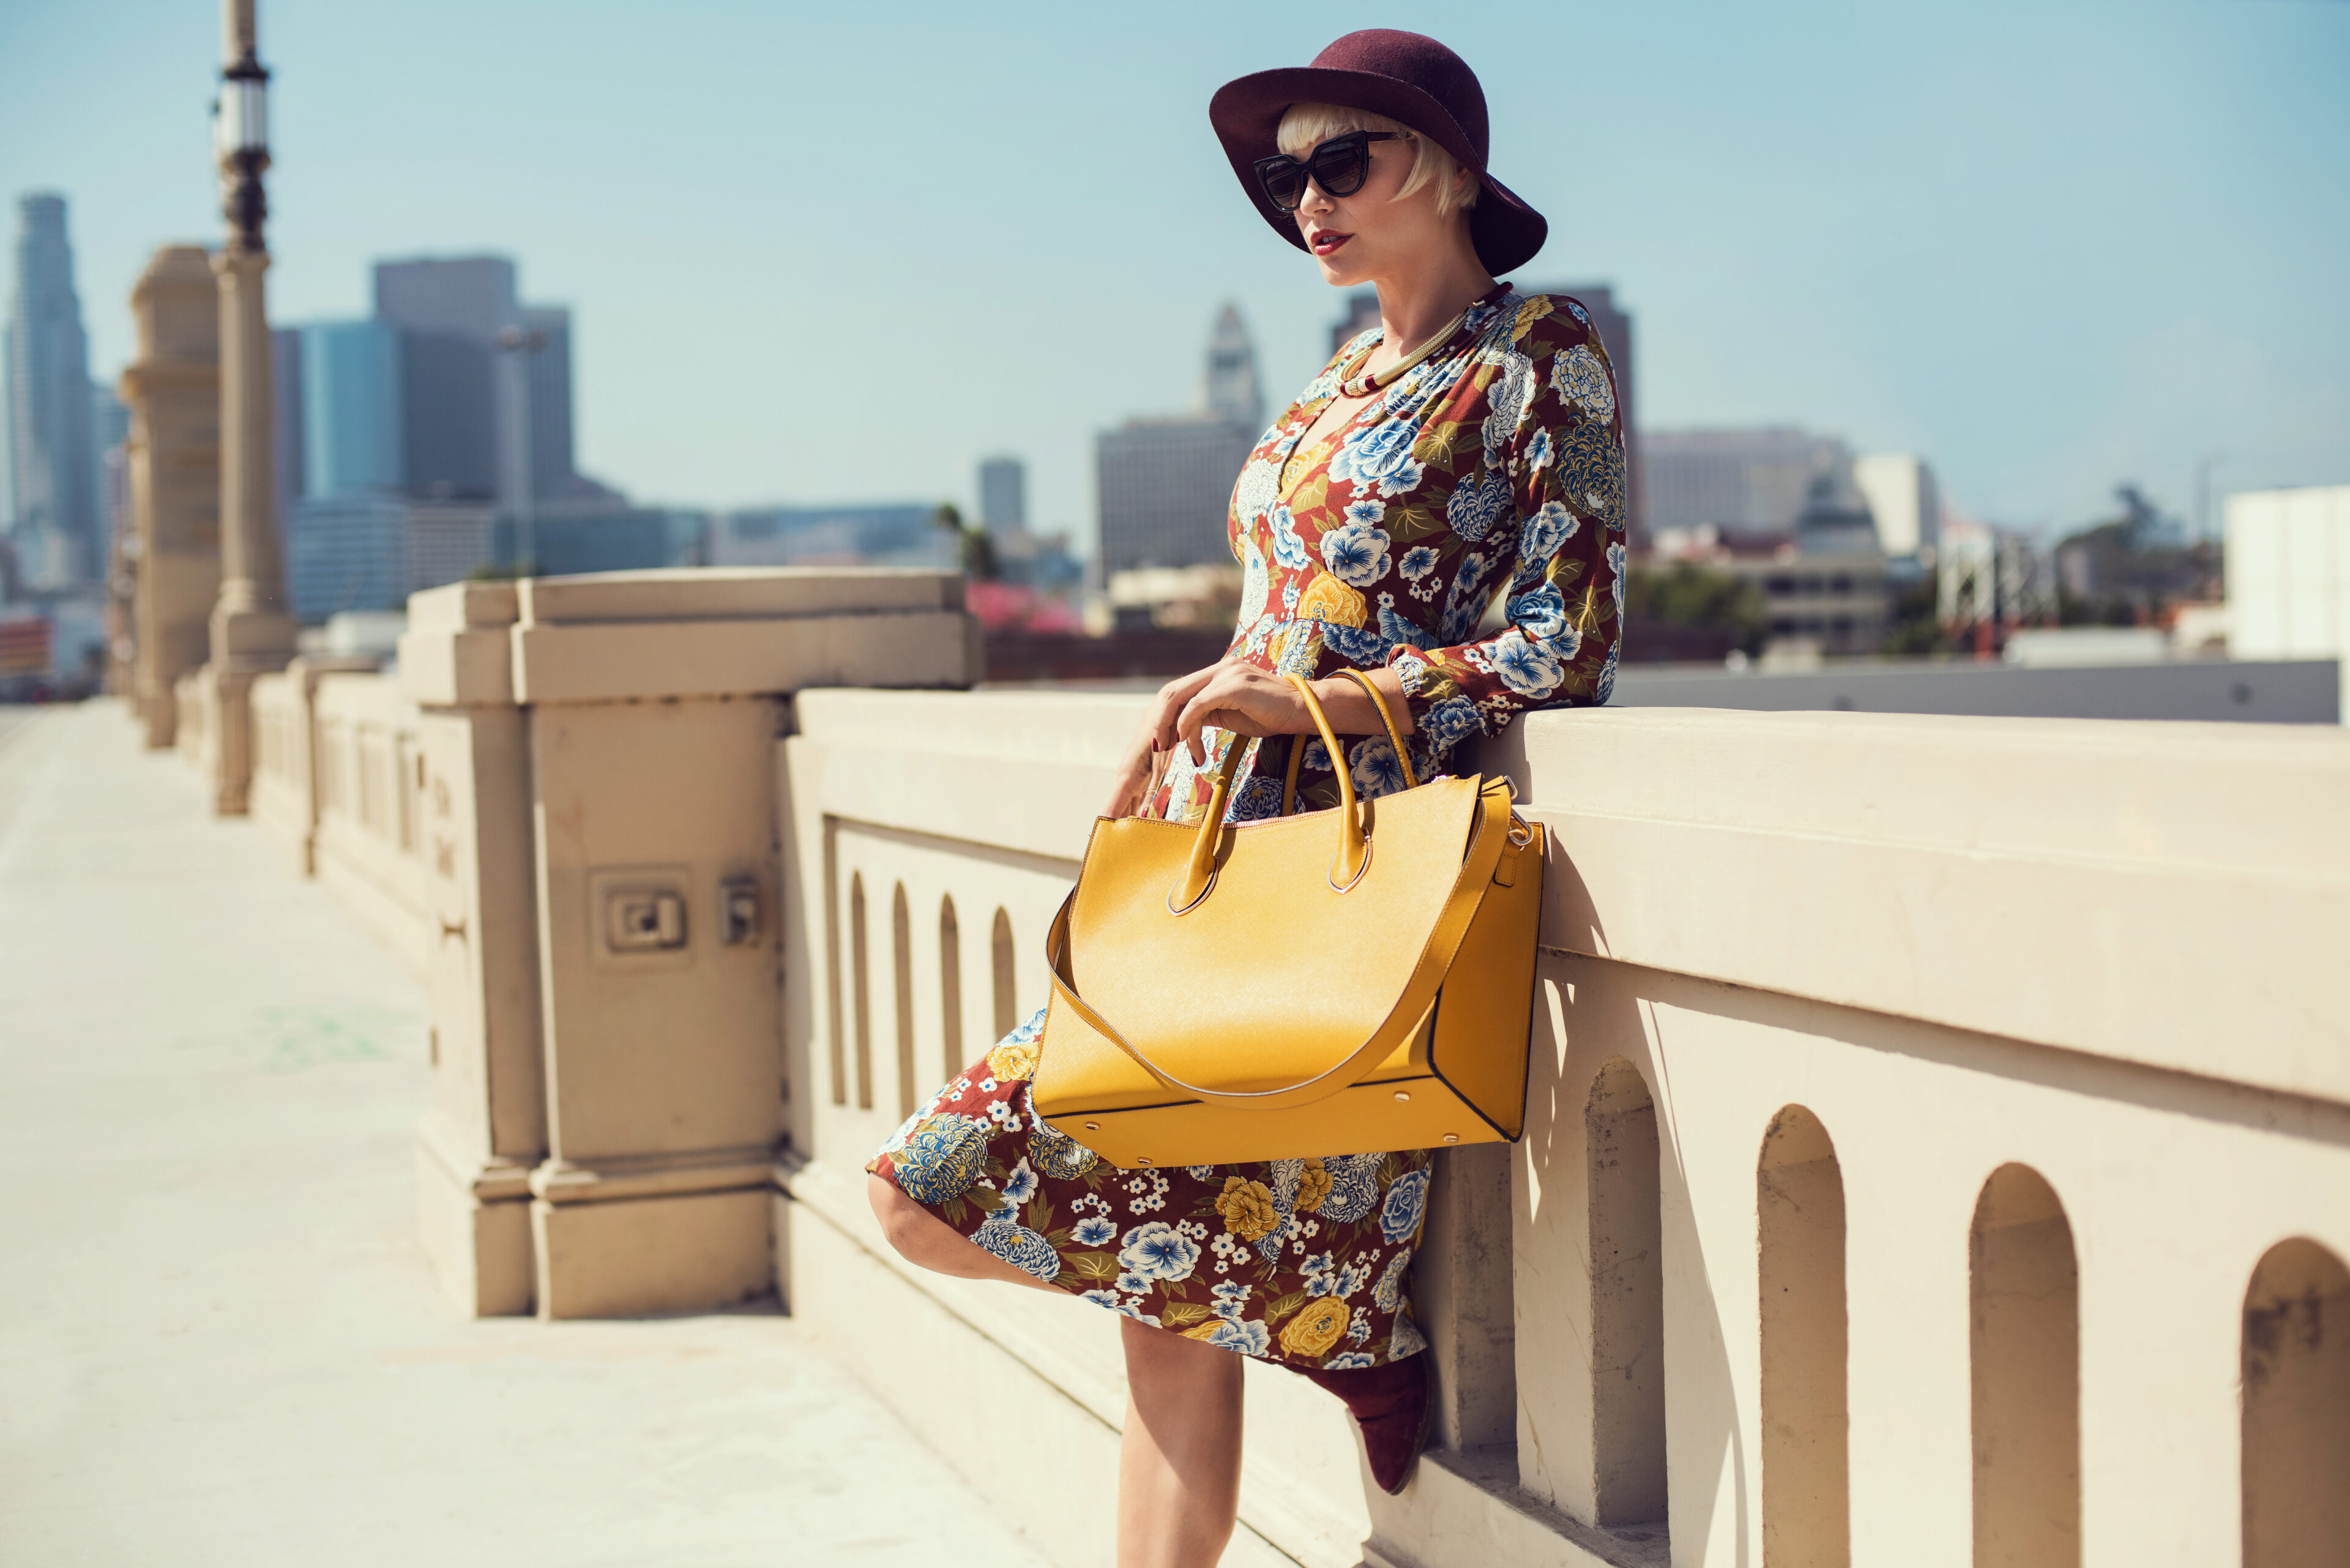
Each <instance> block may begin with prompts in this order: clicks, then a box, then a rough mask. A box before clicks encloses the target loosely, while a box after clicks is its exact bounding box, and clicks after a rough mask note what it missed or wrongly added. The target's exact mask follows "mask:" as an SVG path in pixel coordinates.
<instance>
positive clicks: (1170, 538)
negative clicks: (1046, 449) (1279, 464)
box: [1094, 305, 1264, 572]
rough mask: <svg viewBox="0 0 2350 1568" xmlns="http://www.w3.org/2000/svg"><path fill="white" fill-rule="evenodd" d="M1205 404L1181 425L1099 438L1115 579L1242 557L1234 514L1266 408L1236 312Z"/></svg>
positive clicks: (1216, 340) (1131, 427) (1098, 468)
mask: <svg viewBox="0 0 2350 1568" xmlns="http://www.w3.org/2000/svg"><path fill="white" fill-rule="evenodd" d="M1263 417H1264V409H1263V398H1262V396H1261V395H1260V393H1259V392H1258V389H1257V376H1256V350H1255V348H1253V346H1252V345H1251V343H1250V341H1249V337H1248V328H1247V327H1245V326H1244V325H1243V323H1242V321H1241V317H1240V311H1239V310H1238V309H1237V308H1235V307H1234V306H1231V305H1226V306H1224V308H1223V310H1222V313H1221V314H1220V315H1219V316H1218V317H1217V318H1216V324H1215V327H1214V330H1213V331H1212V332H1211V334H1210V336H1209V340H1208V356H1207V375H1206V378H1205V381H1204V383H1203V385H1202V388H1201V407H1200V409H1199V410H1197V411H1195V412H1193V413H1191V414H1187V415H1182V416H1179V417H1177V418H1173V419H1139V420H1128V421H1127V422H1126V423H1125V424H1123V425H1121V426H1120V427H1118V429H1117V430H1114V431H1103V432H1102V433H1101V434H1100V436H1098V437H1097V438H1096V443H1095V449H1094V463H1095V475H1096V480H1097V484H1098V486H1099V500H1100V506H1101V514H1100V523H1101V563H1102V569H1103V570H1104V571H1105V572H1120V571H1128V570H1131V569H1133V568H1135V567H1139V566H1207V565H1215V564H1229V563H1230V562H1231V560H1232V546H1231V545H1230V544H1229V543H1228V542H1227V540H1226V536H1225V532H1224V523H1225V517H1226V514H1228V513H1229V511H1230V510H1231V505H1232V484H1233V482H1234V481H1236V480H1238V479H1239V478H1240V473H1241V470H1242V468H1243V467H1244V466H1245V465H1246V464H1247V462H1248V455H1249V453H1250V452H1252V451H1253V450H1254V448H1255V446H1256V441H1257V437H1258V435H1259V434H1260V431H1261V421H1263Z"/></svg>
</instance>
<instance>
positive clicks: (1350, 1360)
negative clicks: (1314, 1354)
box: [1322, 1350, 1378, 1372]
mask: <svg viewBox="0 0 2350 1568" xmlns="http://www.w3.org/2000/svg"><path fill="white" fill-rule="evenodd" d="M1357 1366H1378V1362H1376V1361H1374V1360H1372V1359H1371V1358H1370V1357H1369V1356H1368V1355H1365V1354H1364V1353H1363V1352H1361V1351H1359V1350H1342V1351H1340V1352H1339V1353H1338V1354H1337V1355H1334V1356H1332V1357H1330V1358H1329V1359H1328V1360H1327V1361H1325V1362H1324V1363H1323V1364H1322V1370H1323V1371H1325V1372H1344V1371H1347V1369H1348V1368H1350V1367H1357Z"/></svg>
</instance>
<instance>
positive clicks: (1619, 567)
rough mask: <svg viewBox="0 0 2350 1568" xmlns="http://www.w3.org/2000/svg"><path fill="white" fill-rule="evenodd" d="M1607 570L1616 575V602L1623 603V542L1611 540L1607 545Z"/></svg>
mask: <svg viewBox="0 0 2350 1568" xmlns="http://www.w3.org/2000/svg"><path fill="white" fill-rule="evenodd" d="M1607 569H1608V570H1609V571H1611V572H1613V573H1615V574H1616V583H1617V589H1616V602H1617V604H1619V605H1620V604H1622V603H1623V602H1624V597H1623V594H1624V590H1623V583H1624V541H1622V540H1621V539H1613V540H1610V541H1609V542H1608V545H1607Z"/></svg>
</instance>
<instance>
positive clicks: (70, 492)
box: [5, 192, 99, 588]
mask: <svg viewBox="0 0 2350 1568" xmlns="http://www.w3.org/2000/svg"><path fill="white" fill-rule="evenodd" d="M16 221H17V231H16V294H15V296H14V297H13V298H11V300H10V301H9V312H8V350H7V410H6V412H7V432H6V434H7V442H8V456H9V462H8V475H9V486H8V489H9V493H8V495H7V497H6V500H7V511H8V516H7V518H6V519H5V521H6V523H7V525H8V528H9V530H10V532H11V533H13V534H14V535H16V549H17V556H18V559H19V561H20V562H21V563H22V565H23V567H24V570H25V575H26V577H27V578H28V579H29V580H30V581H31V583H32V584H33V586H35V587H50V588H62V587H70V586H72V585H73V584H75V583H77V582H81V581H84V580H87V579H88V578H89V577H90V576H94V575H95V574H96V572H97V569H98V545H99V528H98V486H97V468H98V459H97V454H96V452H95V450H94V449H93V447H92V445H91V439H90V395H89V342H88V338H87V337H84V336H83V333H82V327H81V301H80V299H79V298H78V297H77V296H76V295H75V293H74V285H73V247H72V245H71V244H69V243H68V241H67V238H66V202H65V198H64V197H62V196H57V195H51V194H48V193H47V192H40V193H36V194H34V195H29V196H26V197H24V198H23V199H21V200H20V201H18V202H17V203H16Z"/></svg>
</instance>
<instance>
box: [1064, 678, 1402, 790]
mask: <svg viewBox="0 0 2350 1568" xmlns="http://www.w3.org/2000/svg"><path fill="white" fill-rule="evenodd" d="M1363 673H1364V674H1365V675H1367V676H1368V677H1369V678H1370V681H1371V684H1372V685H1374V686H1377V687H1378V689H1379V695H1380V696H1381V697H1382V698H1384V699H1385V700H1386V701H1387V705H1388V712H1389V713H1392V714H1393V715H1395V721H1396V725H1397V727H1398V728H1399V729H1400V730H1402V731H1403V732H1404V733H1405V734H1407V735H1409V734H1410V733H1411V712H1410V710H1409V707H1408V706H1407V705H1406V704H1405V701H1404V691H1403V682H1402V681H1401V680H1399V679H1397V676H1396V672H1395V671H1394V670H1365V671H1364V672H1363ZM1308 684H1310V685H1311V686H1312V687H1313V689H1314V696H1315V701H1319V702H1320V703H1321V704H1322V711H1323V712H1324V713H1325V714H1326V715H1327V716H1328V717H1329V720H1330V727H1331V728H1332V729H1333V730H1335V731H1336V732H1338V733H1340V734H1342V735H1367V734H1372V733H1376V732H1378V730H1379V729H1380V727H1381V726H1380V724H1379V714H1378V709H1376V708H1374V707H1373V706H1372V705H1371V700H1370V699H1369V698H1368V697H1367V696H1365V695H1364V694H1363V689H1362V688H1361V687H1359V686H1357V685H1356V684H1355V683H1354V682H1353V681H1352V680H1347V679H1346V678H1345V677H1344V676H1337V675H1334V676H1329V677H1326V678H1325V679H1323V680H1315V681H1311V682H1308ZM1211 724H1212V725H1213V726H1215V727H1216V728H1217V729H1219V730H1222V731H1225V732H1228V733H1231V734H1235V735H1305V734H1311V733H1313V732H1314V715H1313V714H1311V713H1309V712H1307V711H1306V709H1305V700H1304V699H1302V698H1300V697H1299V696H1298V695H1297V689H1296V688H1295V687H1294V686H1292V685H1291V684H1290V683H1289V682H1288V681H1287V680H1285V679H1284V678H1283V677H1281V676H1278V675H1274V674H1271V673H1269V672H1268V671H1265V670H1259V669H1258V668H1257V667H1256V666H1255V665H1253V664H1244V663H1242V662H1239V661H1238V660H1234V661H1232V662H1229V663H1223V664H1211V665H1210V666H1209V667H1208V668H1207V669H1205V670H1193V671H1192V672H1191V674H1189V675H1179V676H1177V677H1176V678H1175V679H1174V680H1170V681H1169V682H1168V683H1167V684H1166V685H1164V686H1161V687H1160V688H1159V691H1158V694H1157V696H1155V697H1154V698H1152V700H1151V703H1150V707H1149V711H1146V712H1145V713H1144V715H1143V718H1142V722H1141V724H1140V725H1139V726H1138V727H1137V728H1136V730H1135V733H1134V739H1133V741H1132V742H1130V743H1129V744H1128V747H1127V753H1126V756H1125V757H1124V758H1123V759H1122V760H1121V761H1120V763H1118V777H1117V779H1116V780H1115V781H1113V783H1112V784H1111V785H1110V796H1109V804H1108V805H1107V806H1105V807H1104V808H1103V815H1106V816H1126V815H1130V814H1132V813H1133V812H1135V811H1137V810H1139V809H1140V807H1141V805H1142V803H1143V800H1144V797H1145V796H1146V794H1148V793H1149V787H1150V774H1151V759H1152V757H1153V756H1154V755H1155V754H1156V753H1159V752H1167V751H1172V750H1174V749H1175V748H1176V747H1177V746H1179V745H1180V746H1184V747H1186V748H1188V749H1189V750H1190V751H1191V761H1192V763H1193V765H1194V766H1197V765H1199V764H1200V763H1205V762H1206V761H1207V760H1208V753H1207V747H1206V745H1205V744H1204V743H1203V742H1201V739H1200V732H1201V729H1203V728H1205V727H1206V726H1208V725H1211Z"/></svg>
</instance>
